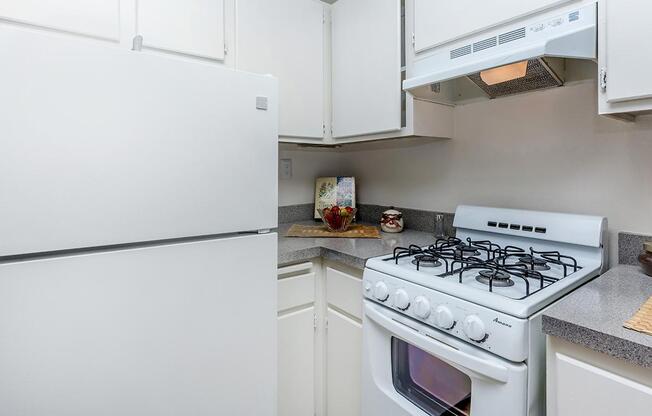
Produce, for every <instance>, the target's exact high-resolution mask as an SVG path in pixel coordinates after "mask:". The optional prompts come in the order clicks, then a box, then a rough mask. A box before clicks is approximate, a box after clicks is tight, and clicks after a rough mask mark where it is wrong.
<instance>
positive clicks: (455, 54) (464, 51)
mask: <svg viewBox="0 0 652 416" xmlns="http://www.w3.org/2000/svg"><path fill="white" fill-rule="evenodd" d="M471 52H472V49H471V45H464V46H462V47H461V48H457V49H453V50H452V51H451V59H455V58H460V57H462V56H465V55H470V54H471Z"/></svg>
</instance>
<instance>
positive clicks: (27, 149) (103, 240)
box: [0, 25, 278, 257]
mask: <svg viewBox="0 0 652 416" xmlns="http://www.w3.org/2000/svg"><path fill="white" fill-rule="evenodd" d="M277 90H278V85H277V81H276V80H275V79H274V78H272V77H270V76H264V75H255V74H248V73H244V72H239V71H234V70H231V69H226V68H220V67H218V66H215V65H209V64H206V63H204V62H192V61H189V60H183V59H181V58H176V57H164V56H158V55H153V54H148V53H146V52H133V51H130V50H126V49H121V48H117V47H115V46H112V45H104V44H99V43H96V42H84V41H80V40H79V39H75V38H74V37H66V36H62V35H60V34H59V35H57V34H54V33H49V32H42V31H34V30H27V29H25V28H22V29H21V28H17V27H13V26H9V25H0V236H1V237H2V238H0V257H2V256H11V255H18V254H28V253H36V252H48V251H57V250H64V249H75V248H81V247H101V246H109V245H114V244H123V243H133V242H142V241H156V240H165V239H173V238H179V237H189V236H201V235H217V234H225V233H233V232H239V231H254V230H261V229H271V228H275V227H276V217H277V209H278V203H277V164H278V103H277V100H278V91H277Z"/></svg>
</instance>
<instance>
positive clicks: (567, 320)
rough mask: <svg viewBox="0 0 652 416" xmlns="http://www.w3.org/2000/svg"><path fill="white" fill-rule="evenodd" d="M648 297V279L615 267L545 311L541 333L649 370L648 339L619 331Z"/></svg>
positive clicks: (651, 284) (651, 288) (651, 343)
mask: <svg viewBox="0 0 652 416" xmlns="http://www.w3.org/2000/svg"><path fill="white" fill-rule="evenodd" d="M650 296H652V277H650V276H646V275H645V274H643V272H642V271H641V269H640V268H639V267H638V266H624V265H620V266H616V267H614V268H613V269H611V270H609V271H608V272H606V273H605V274H603V275H602V276H600V277H598V278H596V279H595V280H593V281H591V282H589V283H587V284H586V285H584V286H582V287H581V288H579V289H577V290H576V291H574V292H573V293H571V294H570V295H568V296H566V297H565V298H563V299H562V300H560V301H559V302H557V303H556V304H555V305H554V306H552V307H551V308H550V309H548V310H547V311H546V312H545V313H544V315H543V332H545V333H546V334H548V335H552V336H555V337H559V338H562V339H565V340H567V341H570V342H573V343H575V344H579V345H582V346H585V347H587V348H590V349H593V350H596V351H600V352H602V353H605V354H609V355H611V356H613V357H616V358H621V359H623V360H627V361H629V362H632V363H634V364H637V365H640V366H644V367H652V336H651V335H646V334H642V333H639V332H636V331H632V330H629V329H625V328H623V323H624V322H625V321H626V320H628V319H629V318H631V317H632V316H633V315H634V314H635V313H636V311H638V309H639V308H640V307H641V306H642V305H643V303H645V302H646V301H647V300H648V298H649V297H650Z"/></svg>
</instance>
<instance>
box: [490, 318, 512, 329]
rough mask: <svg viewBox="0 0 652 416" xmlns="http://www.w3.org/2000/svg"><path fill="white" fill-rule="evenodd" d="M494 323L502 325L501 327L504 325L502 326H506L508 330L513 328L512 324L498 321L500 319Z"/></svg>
mask: <svg viewBox="0 0 652 416" xmlns="http://www.w3.org/2000/svg"><path fill="white" fill-rule="evenodd" d="M494 322H495V323H497V324H500V325H502V326H506V327H507V328H511V327H512V326H511V325H510V324H508V323H507V322H503V321H500V320H498V318H496V319H494Z"/></svg>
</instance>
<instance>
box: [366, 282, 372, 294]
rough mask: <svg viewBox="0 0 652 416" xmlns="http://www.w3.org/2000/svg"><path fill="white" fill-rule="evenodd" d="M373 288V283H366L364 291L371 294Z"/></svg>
mask: <svg viewBox="0 0 652 416" xmlns="http://www.w3.org/2000/svg"><path fill="white" fill-rule="evenodd" d="M371 287H372V286H371V283H369V282H365V284H364V291H365V292H367V293H371Z"/></svg>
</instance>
